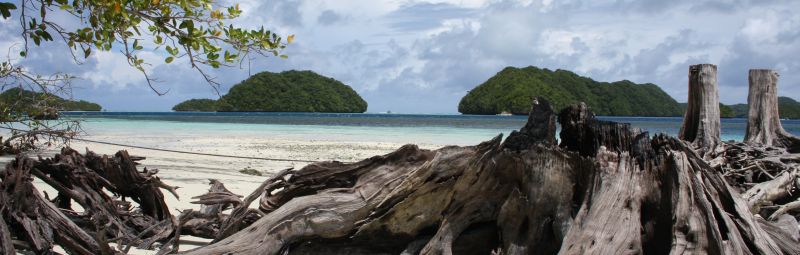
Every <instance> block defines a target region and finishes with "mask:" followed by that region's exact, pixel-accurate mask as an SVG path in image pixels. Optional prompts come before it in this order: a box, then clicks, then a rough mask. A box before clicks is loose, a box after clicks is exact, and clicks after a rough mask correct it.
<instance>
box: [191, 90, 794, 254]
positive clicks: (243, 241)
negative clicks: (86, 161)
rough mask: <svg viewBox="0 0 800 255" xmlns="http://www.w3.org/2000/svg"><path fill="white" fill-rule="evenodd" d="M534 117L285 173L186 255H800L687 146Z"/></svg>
mask: <svg viewBox="0 0 800 255" xmlns="http://www.w3.org/2000/svg"><path fill="white" fill-rule="evenodd" d="M715 105H716V104H715ZM532 112H533V113H536V115H535V116H531V118H530V119H534V120H539V121H537V122H533V123H531V122H529V123H528V125H526V126H525V127H524V128H523V129H522V130H520V131H519V132H516V133H514V134H513V135H512V137H509V138H508V139H507V140H506V141H505V142H503V141H502V139H501V136H498V137H496V138H494V139H492V140H490V141H487V142H484V143H481V144H479V145H477V146H468V147H456V146H451V147H445V148H441V149H438V150H433V151H431V150H422V149H419V148H417V147H416V146H414V145H406V146H403V147H402V148H400V149H399V150H397V151H395V152H393V153H390V154H387V155H385V156H376V157H373V158H370V159H367V160H364V161H361V162H358V163H353V164H344V163H339V162H321V163H315V164H311V165H309V166H306V167H304V168H303V169H300V170H298V171H291V172H286V173H283V174H282V175H281V176H278V177H279V178H273V179H274V180H275V182H274V183H273V184H274V185H267V187H269V188H267V190H266V192H265V193H264V195H263V197H262V201H261V207H260V208H261V210H262V211H264V212H265V213H266V215H265V216H264V217H262V218H261V219H260V220H258V221H257V222H255V223H253V224H252V225H250V226H249V227H246V228H244V229H243V230H242V231H239V232H237V233H235V234H233V235H232V236H230V237H228V238H225V239H223V240H221V241H219V242H217V243H214V244H211V245H209V246H206V247H202V248H199V249H196V250H193V251H189V252H188V254H287V253H288V254H308V253H316V254H400V253H403V254H488V253H490V252H492V251H494V252H500V253H503V254H530V253H538V254H555V253H560V254H621V253H644V254H667V253H675V254H680V253H690V254H781V253H784V254H800V245H798V243H797V242H796V241H791V239H790V237H788V236H789V235H787V234H786V233H784V232H783V231H782V230H780V228H777V227H773V226H772V225H771V223H768V222H765V221H759V220H757V219H756V217H754V216H753V215H752V214H751V213H750V209H749V207H748V204H747V203H746V202H745V201H744V200H743V199H742V198H740V195H739V194H738V193H736V192H733V191H732V189H731V188H730V187H729V186H728V185H727V184H726V183H725V181H724V180H723V179H722V176H721V175H720V174H719V173H718V172H716V171H714V170H713V169H711V168H710V167H709V165H708V164H707V163H706V162H704V161H703V160H702V159H701V158H700V157H699V156H698V155H697V154H696V153H695V152H694V150H693V149H692V148H690V147H689V146H687V145H686V144H685V143H684V142H682V141H680V140H677V139H674V138H670V137H666V136H663V135H658V136H656V137H654V138H652V139H651V138H650V137H649V135H648V134H647V133H640V132H638V131H636V130H633V129H631V128H630V127H629V125H627V124H618V123H612V122H605V121H599V120H596V119H594V118H593V115H592V114H591V113H590V112H588V110H587V108H586V107H585V105H579V106H574V107H570V108H567V109H565V110H564V111H562V112H561V113H560V114H559V118H558V119H559V120H558V121H559V122H560V123H561V126H562V131H561V144H560V145H556V144H554V143H553V142H552V141H554V139H553V138H554V136H555V129H553V128H552V127H553V125H552V124H553V121H554V118H553V116H555V113H554V112H553V111H552V109H550V108H549V104H547V103H538V104H536V106H534V110H533V111H532ZM787 240H789V241H787Z"/></svg>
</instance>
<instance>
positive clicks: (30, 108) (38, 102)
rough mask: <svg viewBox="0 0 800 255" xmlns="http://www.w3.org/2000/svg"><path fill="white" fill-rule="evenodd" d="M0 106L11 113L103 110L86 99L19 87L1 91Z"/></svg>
mask: <svg viewBox="0 0 800 255" xmlns="http://www.w3.org/2000/svg"><path fill="white" fill-rule="evenodd" d="M0 108H2V109H4V111H9V112H11V113H27V114H31V113H37V112H39V111H43V110H45V109H48V108H52V109H56V110H59V111H101V110H102V109H103V107H101V106H100V105H99V104H96V103H92V102H88V101H85V100H77V101H75V100H68V99H64V98H61V97H59V96H56V95H53V94H50V93H43V92H35V91H30V90H25V89H22V88H19V87H14V88H10V89H8V90H6V91H3V93H0Z"/></svg>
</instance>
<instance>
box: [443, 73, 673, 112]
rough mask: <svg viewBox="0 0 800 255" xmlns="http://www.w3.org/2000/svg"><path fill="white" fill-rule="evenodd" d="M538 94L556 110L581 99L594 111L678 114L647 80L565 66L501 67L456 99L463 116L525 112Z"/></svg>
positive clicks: (667, 98)
mask: <svg viewBox="0 0 800 255" xmlns="http://www.w3.org/2000/svg"><path fill="white" fill-rule="evenodd" d="M537 96H539V97H542V98H545V99H547V100H549V101H550V102H551V103H552V104H553V108H555V109H561V108H563V107H566V106H568V105H571V104H575V103H578V102H585V103H586V104H587V105H588V106H589V107H591V109H592V110H593V111H594V112H595V113H596V114H597V115H604V116H653V117H665V116H681V115H682V114H683V111H682V109H681V106H680V104H678V102H677V101H675V99H673V98H672V97H670V96H669V95H668V94H667V93H666V92H664V91H663V90H661V88H659V87H658V86H657V85H655V84H652V83H646V84H636V83H633V82H631V81H628V80H623V81H617V82H611V83H609V82H598V81H595V80H592V79H591V78H588V77H583V76H579V75H577V74H575V73H573V72H571V71H567V70H560V69H559V70H555V71H551V70H548V69H546V68H538V67H535V66H529V67H525V68H516V67H506V68H505V69H503V70H502V71H500V72H498V73H497V74H496V75H495V76H493V77H491V78H489V80H487V81H486V82H484V83H483V84H481V85H479V86H477V87H476V88H474V89H472V90H471V91H470V92H469V93H467V95H466V96H464V97H463V98H462V99H461V102H460V103H459V105H458V111H459V112H461V113H463V114H483V115H488V114H502V113H511V114H514V115H527V114H528V112H529V111H530V107H531V106H530V100H531V98H533V97H537Z"/></svg>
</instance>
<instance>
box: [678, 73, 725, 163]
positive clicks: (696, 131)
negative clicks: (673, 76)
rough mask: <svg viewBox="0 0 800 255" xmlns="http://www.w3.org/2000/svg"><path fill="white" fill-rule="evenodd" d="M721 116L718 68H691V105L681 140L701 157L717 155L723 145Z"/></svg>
mask: <svg viewBox="0 0 800 255" xmlns="http://www.w3.org/2000/svg"><path fill="white" fill-rule="evenodd" d="M719 116H720V115H719V88H718V86H717V66H715V65H712V64H701V65H693V66H690V67H689V101H688V102H687V108H686V115H685V116H684V118H683V125H682V126H681V129H680V132H679V134H678V137H679V138H680V139H682V140H684V141H688V142H690V143H692V145H694V146H695V148H697V149H698V153H700V155H705V154H706V153H708V152H712V151H714V150H715V149H716V147H717V146H718V145H719V144H720V138H719V134H720V120H719Z"/></svg>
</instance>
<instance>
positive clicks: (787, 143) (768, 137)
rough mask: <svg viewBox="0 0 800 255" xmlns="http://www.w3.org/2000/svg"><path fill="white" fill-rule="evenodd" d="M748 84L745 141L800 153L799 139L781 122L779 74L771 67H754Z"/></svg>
mask: <svg viewBox="0 0 800 255" xmlns="http://www.w3.org/2000/svg"><path fill="white" fill-rule="evenodd" d="M749 83H750V91H749V93H750V94H748V96H747V105H748V107H749V110H748V112H747V129H746V131H745V137H744V141H745V143H749V144H761V145H765V146H778V147H783V148H786V149H787V150H788V151H790V152H793V153H800V138H798V137H796V136H793V135H792V134H790V133H789V132H786V130H784V129H783V126H782V125H781V120H780V114H779V111H778V73H777V72H775V71H773V70H769V69H751V70H750V76H749Z"/></svg>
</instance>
